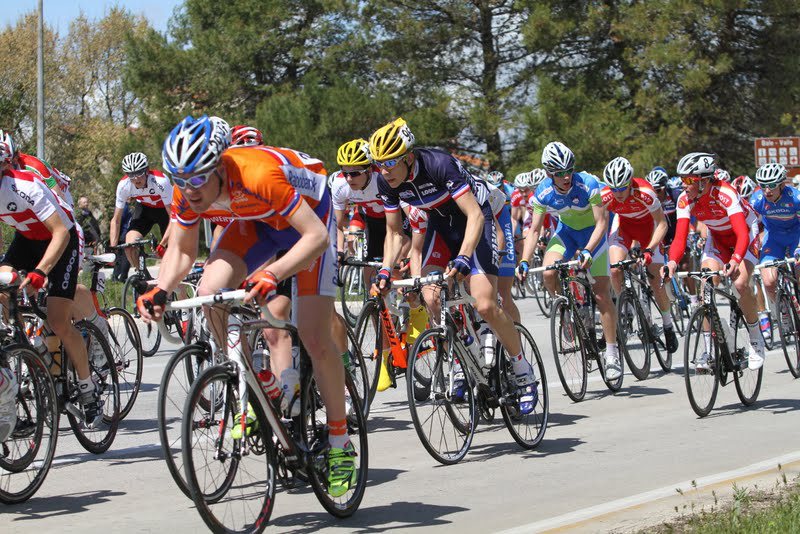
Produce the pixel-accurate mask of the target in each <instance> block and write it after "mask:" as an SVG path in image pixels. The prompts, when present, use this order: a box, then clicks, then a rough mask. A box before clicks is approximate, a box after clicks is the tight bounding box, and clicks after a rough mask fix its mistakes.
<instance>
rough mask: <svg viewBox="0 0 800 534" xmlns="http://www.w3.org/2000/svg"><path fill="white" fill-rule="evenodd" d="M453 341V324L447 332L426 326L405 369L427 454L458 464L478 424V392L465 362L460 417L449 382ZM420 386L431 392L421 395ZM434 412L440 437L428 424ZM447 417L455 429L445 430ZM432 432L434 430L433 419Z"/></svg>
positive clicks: (415, 420)
mask: <svg viewBox="0 0 800 534" xmlns="http://www.w3.org/2000/svg"><path fill="white" fill-rule="evenodd" d="M454 342H455V331H454V329H453V328H447V333H445V329H444V328H442V327H433V328H429V329H428V330H425V331H424V332H423V333H422V334H421V335H420V336H419V337H418V338H417V341H416V342H415V343H414V347H413V348H412V349H411V354H410V356H409V359H408V368H407V369H406V391H407V394H408V405H409V408H410V411H411V420H412V422H413V424H414V430H415V431H416V433H417V437H418V438H419V440H420V442H421V443H422V446H423V447H424V448H425V450H426V451H428V454H430V455H431V457H432V458H433V459H434V460H436V461H437V462H439V463H441V464H444V465H452V464H456V463H458V462H460V461H461V460H462V459H463V458H464V456H466V454H467V452H468V451H469V448H470V445H471V444H472V438H473V436H474V435H475V427H476V425H477V413H476V407H475V395H474V393H473V388H472V385H471V381H470V379H469V378H470V377H469V376H468V375H467V374H466V372H467V367H466V366H462V367H463V370H464V371H465V380H466V381H467V382H466V383H467V387H465V388H464V400H463V401H461V402H456V403H455V404H457V405H459V406H460V407H465V408H466V410H467V414H466V418H465V417H458V416H459V415H460V414H459V413H458V411H457V409H456V408H453V407H452V406H451V404H453V402H452V400H451V399H452V394H451V382H450V378H451V374H452V373H451V372H450V370H451V369H450V367H452V363H451V362H448V361H447V358H448V349H447V347H449V346H450V344H451V343H454ZM420 377H425V381H424V382H422V383H418V380H420ZM420 390H423V391H426V392H427V393H428V394H427V395H426V396H425V397H424V398H421V395H420ZM427 406H430V407H431V415H430V416H427V417H426V416H425V414H424V413H423V411H422V408H423V407H427ZM442 411H443V413H442ZM434 414H438V417H437V418H436V419H437V420H438V421H439V423H441V429H440V430H441V432H440V436H441V437H439V438H438V439H436V438H434V439H430V437H429V436H428V435H427V434H426V428H425V425H427V423H428V421H429V420H430V421H433V420H434ZM464 419H466V420H464ZM448 421H449V422H450V423H451V424H452V426H453V429H454V430H455V431H454V432H450V431H449V430H448V431H445V427H444V425H445V423H446V422H448ZM431 432H433V424H432V423H431ZM451 438H452V439H451ZM451 443H452V444H451ZM437 447H442V448H437Z"/></svg>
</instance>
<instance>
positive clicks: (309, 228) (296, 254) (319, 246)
mask: <svg viewBox="0 0 800 534" xmlns="http://www.w3.org/2000/svg"><path fill="white" fill-rule="evenodd" d="M286 221H287V222H288V223H289V224H290V225H291V226H292V228H294V229H295V230H297V233H298V234H300V239H298V240H297V242H296V243H295V244H294V245H292V247H291V248H290V249H289V250H288V251H287V252H286V254H284V255H283V256H282V257H281V258H280V259H279V260H277V261H276V262H275V263H273V264H271V265H270V266H269V270H270V271H271V272H272V274H274V275H275V278H277V279H278V280H285V279H287V278H289V277H290V276H292V275H295V274H297V273H298V272H300V271H301V270H303V269H306V268H308V267H309V266H310V265H311V264H313V263H314V262H315V261H317V258H319V257H320V256H322V254H323V253H324V252H325V250H326V249H327V248H328V245H329V244H330V236H329V234H328V229H327V228H326V227H325V223H323V222H322V221H321V220H320V218H319V217H317V214H316V213H314V210H313V209H311V206H309V205H308V203H307V202H306V201H305V200H304V199H302V198H301V199H300V204H299V205H298V207H297V209H296V210H295V211H294V212H293V213H292V214H291V215H289V216H288V217H286Z"/></svg>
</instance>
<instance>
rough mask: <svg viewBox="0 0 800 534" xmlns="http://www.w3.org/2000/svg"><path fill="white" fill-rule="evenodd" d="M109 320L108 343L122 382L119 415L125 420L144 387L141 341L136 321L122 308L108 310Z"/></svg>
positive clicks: (120, 385)
mask: <svg viewBox="0 0 800 534" xmlns="http://www.w3.org/2000/svg"><path fill="white" fill-rule="evenodd" d="M106 319H107V320H108V344H109V346H110V347H111V353H112V355H113V357H114V362H115V363H116V367H117V379H118V380H119V399H120V412H119V418H120V419H125V417H126V416H127V415H128V414H129V413H130V411H131V409H132V408H133V403H134V402H136V397H137V396H138V395H139V389H140V388H141V386H142V366H143V365H144V359H143V357H142V356H143V355H142V340H141V338H140V337H139V329H138V328H137V327H136V321H135V320H134V318H133V317H132V316H131V314H130V313H128V312H126V311H125V310H123V309H122V308H110V309H109V310H108V311H106Z"/></svg>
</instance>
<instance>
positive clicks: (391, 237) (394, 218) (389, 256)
mask: <svg viewBox="0 0 800 534" xmlns="http://www.w3.org/2000/svg"><path fill="white" fill-rule="evenodd" d="M402 250H403V216H402V215H400V210H399V209H398V210H392V211H389V210H386V241H384V243H383V266H384V267H386V268H387V269H389V270H390V271H391V270H392V269H393V268H394V266H395V265H396V264H397V259H398V258H399V257H400V252H401V251H402Z"/></svg>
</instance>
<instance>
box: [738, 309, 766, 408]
mask: <svg viewBox="0 0 800 534" xmlns="http://www.w3.org/2000/svg"><path fill="white" fill-rule="evenodd" d="M731 313H735V314H736V322H735V327H736V328H735V330H734V332H733V333H732V335H733V336H734V354H735V355H738V354H739V353H742V354H744V358H743V362H742V364H743V365H744V368H743V369H741V370H740V371H734V372H733V384H734V386H735V387H736V394H737V395H738V396H739V400H740V401H741V402H742V404H743V405H744V406H752V405H753V404H754V403H755V402H756V400H757V399H758V394H759V392H760V391H761V381H762V380H763V377H764V366H763V365H762V366H761V367H759V368H758V369H756V370H752V369H750V368H749V367H748V366H747V365H746V362H747V356H746V354H747V348H748V347H749V346H750V333H749V332H748V331H747V324H746V322H745V320H744V317H743V316H742V313H741V311H740V310H738V309H731Z"/></svg>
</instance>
